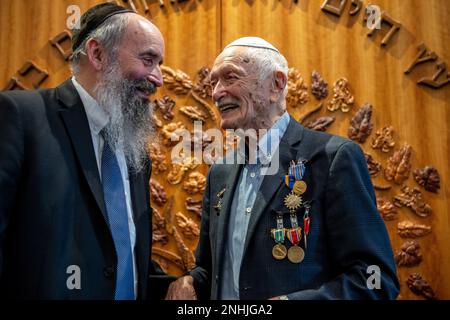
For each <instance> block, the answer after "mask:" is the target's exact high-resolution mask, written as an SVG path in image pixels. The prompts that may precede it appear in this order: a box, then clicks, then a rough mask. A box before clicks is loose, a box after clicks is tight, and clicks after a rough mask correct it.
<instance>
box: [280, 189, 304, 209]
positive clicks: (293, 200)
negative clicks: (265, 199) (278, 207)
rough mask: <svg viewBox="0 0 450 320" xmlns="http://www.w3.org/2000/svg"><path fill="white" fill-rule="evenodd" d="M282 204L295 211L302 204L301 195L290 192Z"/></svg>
mask: <svg viewBox="0 0 450 320" xmlns="http://www.w3.org/2000/svg"><path fill="white" fill-rule="evenodd" d="M284 205H285V206H286V208H288V209H289V210H290V211H291V212H292V211H295V210H297V209H298V208H300V206H301V205H302V197H300V196H299V195H296V194H295V193H292V192H291V193H289V194H288V195H287V196H286V197H285V198H284Z"/></svg>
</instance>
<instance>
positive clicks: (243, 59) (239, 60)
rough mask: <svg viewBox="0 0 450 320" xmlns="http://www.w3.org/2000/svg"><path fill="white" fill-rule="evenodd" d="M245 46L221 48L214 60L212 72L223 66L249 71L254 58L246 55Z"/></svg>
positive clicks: (253, 63)
mask: <svg viewBox="0 0 450 320" xmlns="http://www.w3.org/2000/svg"><path fill="white" fill-rule="evenodd" d="M248 50H249V49H248V48H246V47H230V48H226V49H225V50H223V51H222V52H221V53H220V54H219V56H218V57H217V58H216V60H215V61H214V65H213V68H212V73H213V72H218V71H220V70H221V69H223V68H227V69H228V68H234V69H237V70H240V71H242V72H244V73H251V72H252V70H253V67H254V66H255V61H254V59H250V58H249V56H248Z"/></svg>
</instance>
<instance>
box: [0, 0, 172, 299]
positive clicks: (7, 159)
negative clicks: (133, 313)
mask: <svg viewBox="0 0 450 320" xmlns="http://www.w3.org/2000/svg"><path fill="white" fill-rule="evenodd" d="M80 25H81V28H80V29H78V30H75V31H74V34H73V38H72V48H73V57H72V61H71V67H72V71H73V77H72V78H71V79H69V80H67V81H66V82H64V83H63V84H62V85H60V86H59V87H57V88H55V89H48V90H41V91H29V92H18V91H12V92H2V93H0V296H1V297H2V298H13V299H111V300H112V299H116V300H119V299H120V300H123V299H127V300H128V299H131V300H133V299H147V298H163V297H164V295H165V293H166V289H167V285H168V283H169V281H170V278H169V277H167V276H165V275H164V274H163V273H162V271H161V270H160V269H159V267H158V266H157V265H156V264H154V263H153V262H152V261H151V259H150V256H151V239H152V234H151V212H152V211H151V208H150V201H149V186H148V182H149V178H150V171H151V164H150V161H149V160H148V157H147V150H146V144H147V140H148V139H149V138H150V137H151V136H152V134H153V131H154V130H153V126H152V121H151V115H152V106H151V104H150V103H149V100H148V96H149V95H150V94H152V93H153V92H154V91H155V90H156V87H158V86H161V85H162V75H161V70H160V64H161V62H162V59H163V56H164V40H163V37H162V35H161V33H160V31H159V30H158V28H157V27H156V26H155V25H153V24H152V23H151V22H149V21H148V20H146V19H145V18H143V17H141V16H139V15H138V14H136V13H135V12H133V11H131V10H128V9H125V8H123V7H120V6H117V5H115V4H112V3H105V4H100V5H97V6H95V7H93V8H91V9H89V10H88V11H87V12H86V13H85V14H84V15H83V16H82V17H81V23H80Z"/></svg>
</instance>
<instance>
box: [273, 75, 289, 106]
mask: <svg viewBox="0 0 450 320" xmlns="http://www.w3.org/2000/svg"><path fill="white" fill-rule="evenodd" d="M286 85H287V78H286V75H285V74H284V73H283V72H281V71H279V70H278V71H275V72H274V79H273V84H272V92H271V94H270V101H271V102H276V101H278V100H279V98H280V95H281V94H282V93H283V90H284V88H285V87H286Z"/></svg>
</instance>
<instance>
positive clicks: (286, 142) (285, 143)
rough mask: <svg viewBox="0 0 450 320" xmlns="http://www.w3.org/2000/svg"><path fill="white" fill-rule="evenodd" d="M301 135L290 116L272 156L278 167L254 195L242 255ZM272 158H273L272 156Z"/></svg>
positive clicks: (281, 181) (286, 169)
mask: <svg viewBox="0 0 450 320" xmlns="http://www.w3.org/2000/svg"><path fill="white" fill-rule="evenodd" d="M302 135H303V127H302V126H301V125H300V124H299V123H298V122H297V121H295V120H294V119H293V118H292V117H291V119H290V121H289V125H288V128H287V129H286V132H285V134H284V135H283V137H282V138H281V141H280V145H279V147H278V150H277V151H276V153H275V154H274V155H273V157H274V158H275V157H278V159H279V168H278V171H277V173H276V174H274V175H266V176H265V177H264V180H263V181H262V183H261V186H260V188H259V190H258V193H257V195H256V199H255V204H254V206H253V209H252V213H251V217H250V221H249V224H248V229H247V235H246V237H245V244H244V251H243V257H245V252H246V250H247V248H248V245H249V243H250V240H251V238H252V236H253V234H254V232H255V229H256V226H257V224H258V221H259V219H260V218H261V215H262V214H263V213H264V212H265V211H266V208H267V205H268V204H269V203H270V202H271V200H272V198H273V197H274V196H275V194H276V193H277V191H278V189H279V188H280V187H281V186H282V185H283V183H284V178H285V175H286V174H287V173H288V169H289V163H290V161H291V160H294V159H296V157H297V148H298V146H297V145H298V144H299V143H300V141H301V138H302ZM272 159H273V158H272Z"/></svg>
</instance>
